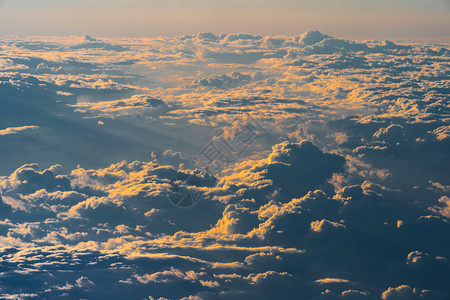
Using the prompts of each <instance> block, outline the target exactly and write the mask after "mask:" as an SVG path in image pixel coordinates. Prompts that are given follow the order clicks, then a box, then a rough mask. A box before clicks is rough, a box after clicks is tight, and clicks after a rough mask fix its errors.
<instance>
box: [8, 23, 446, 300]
mask: <svg viewBox="0 0 450 300" xmlns="http://www.w3.org/2000/svg"><path fill="white" fill-rule="evenodd" d="M449 55H450V52H449V51H448V50H447V49H446V48H445V47H439V46H436V45H425V44H424V45H405V44H397V43H394V42H390V41H383V42H378V41H364V42H354V41H349V40H345V39H337V38H333V37H331V36H329V35H326V34H322V33H320V32H318V31H310V32H306V33H304V34H301V35H298V36H269V37H263V36H255V35H249V34H221V35H216V34H212V33H199V34H196V35H186V36H182V37H174V38H166V37H160V38H157V39H113V38H111V39H97V38H93V37H90V36H84V37H82V38H81V39H80V38H77V37H67V38H58V39H55V38H51V37H45V38H44V37H13V36H1V37H0V95H1V96H0V151H1V152H2V155H3V157H4V159H3V160H2V164H0V232H1V234H0V265H1V267H2V281H1V282H0V298H27V297H39V298H50V299H52V298H64V297H67V298H77V299H81V298H88V299H89V298H108V299H124V298H129V297H130V295H132V297H133V298H136V299H142V298H148V299H266V298H268V299H273V298H283V299H297V298H299V297H300V298H303V299H415V298H417V299H419V298H420V299H447V298H448V297H449V295H450V290H449V287H448V282H447V281H448V280H447V278H449V276H450V264H449V261H448V259H450V251H449V249H450V243H449V241H448V236H449V234H450V221H449V220H450V212H449V207H450V200H449V196H450V195H449V191H450V177H449V174H448V170H449V168H450V165H449V164H450V152H449V151H448V150H449V126H450V125H449V121H450V118H449V116H450V106H449V103H448V90H449V86H448V80H447V77H448V73H449V71H448V63H449V61H450V58H449ZM27 124H32V125H27ZM219 145H220V146H219ZM200 157H202V158H203V159H204V160H203V161H202V162H201V163H199V161H198V159H199V158H200ZM231 157H232V158H233V159H230V158H231ZM213 162H215V163H217V162H220V163H223V168H222V169H219V170H218V171H217V172H215V173H214V174H210V173H208V172H207V171H208V170H209V168H211V167H212V164H213Z"/></svg>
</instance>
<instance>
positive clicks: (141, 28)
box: [0, 0, 450, 39]
mask: <svg viewBox="0 0 450 300" xmlns="http://www.w3.org/2000/svg"><path fill="white" fill-rule="evenodd" d="M0 28H1V31H0V33H1V34H23V35H83V34H90V35H94V36H110V37H116V36H117V37H119V36H120V37H155V36H160V35H163V36H164V35H165V36H177V35H183V34H192V33H196V32H206V31H210V32H215V33H225V32H246V33H252V34H263V35H265V34H271V35H275V34H288V35H291V34H299V33H302V32H304V31H306V30H311V29H317V30H320V31H322V32H324V33H327V34H331V35H334V36H340V37H348V38H355V39H370V38H435V37H448V36H450V1H449V0H392V1H387V0H378V1H375V0H339V1H337V0H278V1H269V0H241V1H236V0H227V1H217V0H146V1H145V0H128V1H125V0H109V1H106V0H95V1H88V0H76V1H75V0H62V1H61V0H59V1H57V0H38V1H36V0H6V1H5V0H0Z"/></svg>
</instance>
